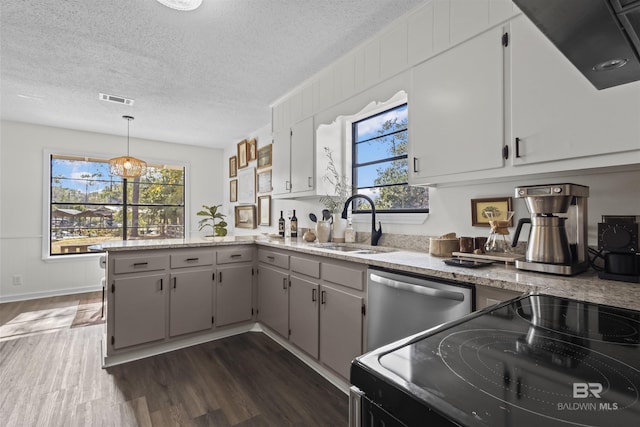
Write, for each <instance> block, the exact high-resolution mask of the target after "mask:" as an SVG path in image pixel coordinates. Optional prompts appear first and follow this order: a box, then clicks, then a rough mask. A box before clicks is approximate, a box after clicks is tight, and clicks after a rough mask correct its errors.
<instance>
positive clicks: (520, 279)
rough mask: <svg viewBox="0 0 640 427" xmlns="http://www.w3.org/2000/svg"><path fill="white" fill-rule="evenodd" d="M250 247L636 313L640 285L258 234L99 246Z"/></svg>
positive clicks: (111, 249)
mask: <svg viewBox="0 0 640 427" xmlns="http://www.w3.org/2000/svg"><path fill="white" fill-rule="evenodd" d="M253 244H255V245H258V246H262V247H271V248H280V249H284V250H288V251H294V252H300V253H306V254H311V255H320V256H325V257H329V258H334V259H341V260H345V261H351V262H357V263H361V264H367V265H370V266H375V267H382V268H387V269H392V270H398V271H402V272H409V273H414V274H422V275H428V276H432V277H439V278H443V279H449V280H457V281H462V282H466V283H472V284H475V285H483V286H488V287H492V288H498V289H506V290H510V291H515V292H522V293H545V294H550V295H556V296H560V297H566V298H572V299H576V300H580V301H588V302H595V303H598V304H605V305H611V306H616V307H624V308H630V309H633V310H640V284H638V283H628V282H619V281H612V280H602V279H600V278H599V277H598V275H597V273H596V272H594V271H593V270H589V271H587V272H585V273H582V274H578V275H575V276H558V275H552V274H545V273H536V272H528V271H524V270H518V269H516V268H515V267H514V266H512V265H506V264H494V265H491V266H488V267H483V268H478V269H470V268H464V267H453V266H449V265H446V264H445V263H444V262H443V258H438V257H435V256H432V255H430V254H429V253H427V252H418V251H410V250H405V249H398V248H392V247H384V246H377V247H375V248H372V247H371V246H368V245H355V246H358V247H361V248H362V249H375V250H376V251H375V253H366V252H367V251H366V250H363V252H365V253H358V252H341V251H335V250H332V249H330V248H327V247H326V246H325V245H322V244H316V243H307V242H305V241H303V240H302V239H282V238H273V237H268V236H262V235H257V236H225V237H215V238H190V239H164V240H127V241H117V242H105V243H103V244H102V245H101V248H102V250H104V251H107V252H114V253H115V252H122V251H139V250H155V249H180V248H199V247H224V246H232V245H253ZM338 245H340V244H338Z"/></svg>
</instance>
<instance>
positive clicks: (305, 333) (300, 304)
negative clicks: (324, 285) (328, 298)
mask: <svg viewBox="0 0 640 427" xmlns="http://www.w3.org/2000/svg"><path fill="white" fill-rule="evenodd" d="M319 297H320V285H319V284H318V283H315V282H313V281H310V280H307V279H303V278H301V277H297V276H295V275H293V274H292V275H291V286H290V288H289V340H290V341H291V343H293V344H295V345H296V346H298V347H299V348H301V349H302V350H304V351H305V352H306V353H308V354H309V355H311V356H313V357H314V358H316V359H317V358H318V356H319V354H318V347H319V337H318V331H319V324H320V318H319V316H320V313H319V311H318V307H319Z"/></svg>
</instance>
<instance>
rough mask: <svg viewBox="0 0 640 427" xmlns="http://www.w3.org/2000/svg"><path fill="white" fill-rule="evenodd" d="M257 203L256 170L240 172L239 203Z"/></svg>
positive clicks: (249, 169)
mask: <svg viewBox="0 0 640 427" xmlns="http://www.w3.org/2000/svg"><path fill="white" fill-rule="evenodd" d="M255 202H256V168H247V169H243V170H239V171H238V203H246V204H253V203H255Z"/></svg>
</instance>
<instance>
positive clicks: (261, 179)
mask: <svg viewBox="0 0 640 427" xmlns="http://www.w3.org/2000/svg"><path fill="white" fill-rule="evenodd" d="M271 190H272V188H271V169H269V170H268V171H265V172H259V173H258V193H269V192H271Z"/></svg>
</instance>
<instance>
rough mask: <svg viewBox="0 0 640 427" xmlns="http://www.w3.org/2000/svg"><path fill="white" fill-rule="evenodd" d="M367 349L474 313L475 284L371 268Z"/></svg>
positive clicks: (369, 276) (369, 272)
mask: <svg viewBox="0 0 640 427" xmlns="http://www.w3.org/2000/svg"><path fill="white" fill-rule="evenodd" d="M367 275H368V287H369V288H368V292H367V294H368V296H367V350H373V349H375V348H378V347H382V346H383V345H385V344H389V343H391V342H393V341H396V340H399V339H401V338H405V337H407V336H409V335H412V334H415V333H418V332H421V331H424V330H427V329H429V328H432V327H434V326H438V325H440V324H442V323H445V322H448V321H450V320H455V319H459V318H461V317H463V316H465V315H466V314H469V313H471V312H472V311H473V304H474V302H473V301H474V292H475V288H474V287H473V285H464V284H462V283H456V282H449V281H446V280H442V279H436V278H432V277H424V276H417V275H412V274H411V275H409V274H406V273H401V272H395V271H389V270H381V269H376V268H369V270H368V274H367Z"/></svg>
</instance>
